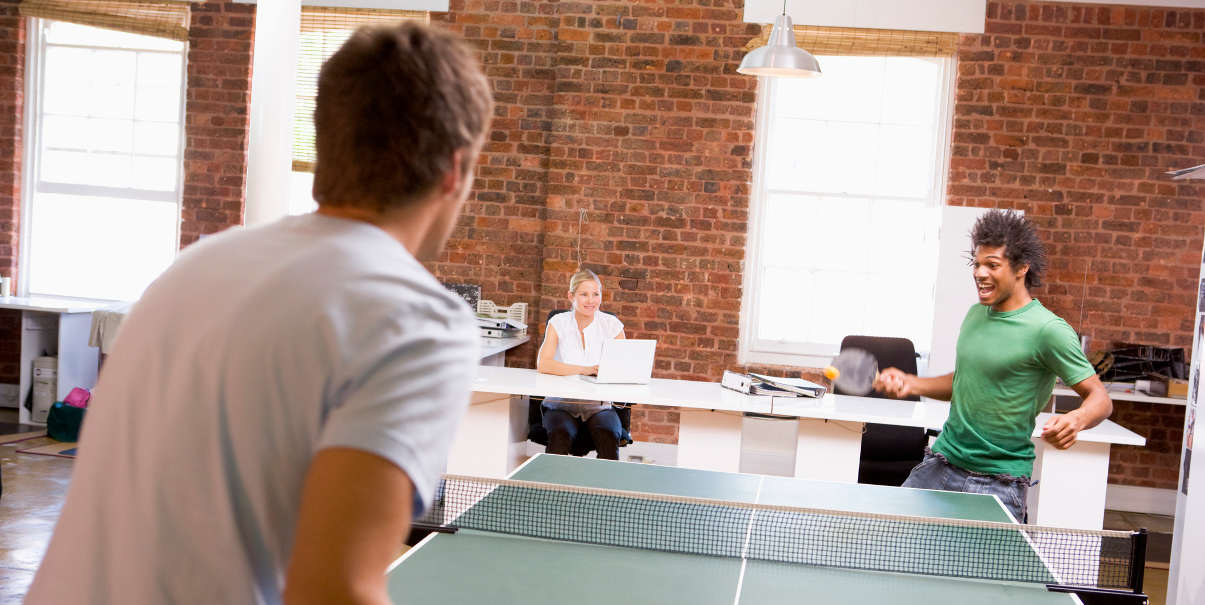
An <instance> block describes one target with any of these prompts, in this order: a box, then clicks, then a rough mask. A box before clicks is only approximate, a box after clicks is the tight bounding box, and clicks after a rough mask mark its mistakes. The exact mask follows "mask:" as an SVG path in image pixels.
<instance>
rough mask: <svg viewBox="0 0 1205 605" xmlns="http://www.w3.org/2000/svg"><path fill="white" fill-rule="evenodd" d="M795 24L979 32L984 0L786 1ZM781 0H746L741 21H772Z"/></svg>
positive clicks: (780, 10) (787, 8) (984, 9)
mask: <svg viewBox="0 0 1205 605" xmlns="http://www.w3.org/2000/svg"><path fill="white" fill-rule="evenodd" d="M786 10H787V15H789V16H790V17H791V20H792V21H793V22H795V23H796V24H798V25H823V26H827V27H869V28H874V29H907V30H913V31H939V32H965V33H973V34H981V33H983V24H984V21H985V18H986V15H987V2H986V0H838V1H835V2H834V1H817V0H787V2H786ZM782 11H783V3H782V0H747V1H746V2H745V22H747V23H773V22H774V17H777V16H778V15H781V14H782Z"/></svg>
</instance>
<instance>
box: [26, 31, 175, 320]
mask: <svg viewBox="0 0 1205 605" xmlns="http://www.w3.org/2000/svg"><path fill="white" fill-rule="evenodd" d="M45 21H46V20H45V19H39V18H30V20H29V22H28V23H27V25H28V28H27V29H26V37H25V103H24V108H25V123H24V128H25V130H24V137H23V140H22V147H23V150H22V164H21V173H22V175H21V179H22V180H21V214H20V221H19V222H20V236H19V237H20V239H21V241H20V243H19V252H18V255H19V256H18V271H19V273H18V274H19V275H20V276H21V279H20V280H19V287H18V288H17V291H16V292H14V294H16V295H18V296H30V295H41V294H43V293H39V292H34V291H31V290H30V289H29V282H30V279H29V276H30V251H31V246H30V243H31V241H30V236H31V234H32V233H33V203H34V193H35V191H39V192H44V193H63V194H69V195H81V196H88V195H98V196H105V197H118V198H126V199H137V200H146V201H154V202H163V203H171V204H175V206H176V221H175V223H174V224H175V234H174V235H173V238H172V239H173V241H175V242H176V248H175V253H176V254H179V251H180V248H179V242H180V221H181V212H182V210H183V207H184V181H185V173H184V168H185V167H184V152H185V149H186V148H187V145H188V141H187V124H186V123H185V119H186V116H187V111H186V108H187V106H188V97H187V94H188V43H185V47H184V51H183V55H184V56H183V61H181V62H180V69H181V78H180V113H179V123H180V136H179V143H178V145H179V147H178V149H177V158H178V159H179V162H180V165H179V166H178V170H177V171H176V190H175V191H162V192H159V191H149V190H144V189H133V188H124V187H103V186H95V185H69V184H62V183H50V184H40V183H39V179H38V175H39V174H40V172H41V139H40V138H41V134H42V112H41V99H42V90H43V84H44V82H45V67H46V66H45V60H44V59H45V53H46V39H45V36H44V35H43V25H44V23H45ZM148 52H155V51H148ZM115 270H116V268H115ZM53 296H56V297H60V298H76V297H63V296H61V295H58V294H53ZM99 300H107V299H99Z"/></svg>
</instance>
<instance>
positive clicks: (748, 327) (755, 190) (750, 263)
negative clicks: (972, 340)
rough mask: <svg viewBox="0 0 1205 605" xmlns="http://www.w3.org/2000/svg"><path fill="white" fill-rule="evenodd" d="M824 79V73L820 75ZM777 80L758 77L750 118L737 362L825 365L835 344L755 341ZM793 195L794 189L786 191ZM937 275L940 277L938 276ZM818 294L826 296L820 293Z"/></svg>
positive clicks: (942, 190)
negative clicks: (766, 174) (751, 141)
mask: <svg viewBox="0 0 1205 605" xmlns="http://www.w3.org/2000/svg"><path fill="white" fill-rule="evenodd" d="M939 59H940V60H941V61H942V62H943V73H942V82H941V86H942V89H943V90H944V91H945V94H943V95H941V98H940V100H939V108H938V111H939V119H938V121H937V126H938V131H937V133H936V136H935V137H934V140H935V141H936V143H937V149H935V150H934V153H935V154H936V156H937V157H936V161H935V162H933V169H934V171H935V172H936V174H934V175H933V178H934V179H935V180H934V191H935V192H936V195H937V196H939V198H940V199H939V200H938V201H937V204H936V205H935V212H939V211H940V209H941V207H944V206H945V196H946V188H947V184H948V180H949V171H950V146H951V143H952V141H951V135H952V131H953V120H954V115H953V113H954V112H953V106H954V94H955V81H956V75H957V73H958V72H957V69H958V63H957V59H956V58H954V57H947V58H939ZM821 77H823V76H821ZM776 85H777V83H776V79H775V78H772V77H766V76H763V77H760V78H758V87H757V109H756V116H755V121H754V128H755V131H754V132H755V134H754V140H755V143H754V146H753V147H754V148H753V179H752V180H753V182H752V186H751V188H750V192H749V231H748V237H747V238H746V243H745V266H744V272H743V273H744V276H743V279H742V293H741V314H740V337H739V345H738V351H737V363H740V364H742V365H748V364H771V365H788V366H798V367H824V366H825V365H828V363H829V362H831V361H832V358H833V356H834V355H836V354H837V353H838V352H839V350H840V343H788V342H770V341H764V342H756V341H755V340H756V337H755V335H756V334H757V328H758V326H757V321H758V318H757V316H756V313H755V310H756V309H757V308H759V303H760V296H761V279H762V266H761V259H760V258H759V256H760V248H761V245H760V243H761V238H762V237H763V233H764V232H765V229H764V227H765V225H764V220H765V205H766V200H767V198H768V196H769V193H770V191H769V190H768V189H767V187H766V179H765V178H764V177H763V175H764V171H765V167H766V154H767V149H768V147H769V146H768V145H766V144H765V140H766V138H765V135H764V133H766V132H768V130H769V128H770V123H771V116H773V112H774V107H773V104H774V98H775V95H774V91H775V87H776ZM791 193H794V192H791ZM937 277H938V278H940V276H937ZM820 295H825V293H823V292H822V293H821V294H820ZM914 344H915V345H916V347H917V351H918V352H919V353H921V356H922V357H927V355H928V351H929V347H930V342H923V343H921V342H918V343H914Z"/></svg>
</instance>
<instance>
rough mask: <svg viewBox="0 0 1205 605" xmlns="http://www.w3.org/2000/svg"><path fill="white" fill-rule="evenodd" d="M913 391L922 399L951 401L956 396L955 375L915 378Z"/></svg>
mask: <svg viewBox="0 0 1205 605" xmlns="http://www.w3.org/2000/svg"><path fill="white" fill-rule="evenodd" d="M911 390H912V392H913V393H916V394H917V395H920V396H922V397H929V398H930V399H940V400H942V401H949V400H950V398H951V397H953V395H954V373H953V372H951V373H949V374H945V375H943V376H928V377H924V378H922V377H920V376H913V377H912V389H911Z"/></svg>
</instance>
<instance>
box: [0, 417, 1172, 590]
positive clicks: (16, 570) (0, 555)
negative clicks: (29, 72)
mask: <svg viewBox="0 0 1205 605" xmlns="http://www.w3.org/2000/svg"><path fill="white" fill-rule="evenodd" d="M10 412H11V415H12V418H10V417H9V416H10ZM15 415H16V411H15V410H4V409H0V422H6V421H9V422H15ZM16 449H17V447H16V446H14V445H2V444H0V473H2V475H0V476H3V480H4V492H3V495H2V496H0V605H18V604H20V603H21V601H22V599H23V598H24V596H25V593H26V592H27V591H28V589H29V584H30V582H32V581H33V575H34V572H35V571H36V570H37V568H38V563H39V562H40V561H41V560H42V555H43V554H44V552H45V550H46V545H47V543H48V542H49V540H50V535H51V533H52V532H53V530H54V523H55V520H56V519H57V518H58V515H59V508H60V507H61V506H62V502H63V498H64V497H65V496H66V494H67V483H68V481H69V480H70V478H71V468H72V460H71V459H69V458H56V457H53V456H37V455H32V454H18V453H16ZM1171 523H1172V521H1171V519H1170V518H1169V517H1161V516H1158V515H1142V514H1139V513H1123V512H1118V511H1106V514H1105V526H1106V527H1107V528H1109V529H1137V528H1139V527H1146V528H1147V529H1148V530H1149V531H1152V532H1161V533H1163V532H1166V533H1167V534H1170V533H1171V530H1172V526H1171ZM1167 574H1168V572H1167V567H1166V563H1160V562H1158V561H1155V562H1152V564H1150V565H1148V566H1147V568H1146V581H1145V583H1144V586H1145V588H1146V592H1147V594H1148V595H1149V596H1150V597H1151V599H1150V603H1151V605H1164V604H1165V602H1166V599H1167V596H1166V595H1167Z"/></svg>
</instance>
